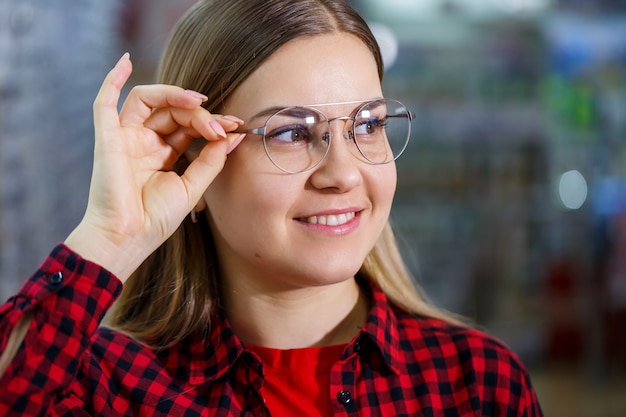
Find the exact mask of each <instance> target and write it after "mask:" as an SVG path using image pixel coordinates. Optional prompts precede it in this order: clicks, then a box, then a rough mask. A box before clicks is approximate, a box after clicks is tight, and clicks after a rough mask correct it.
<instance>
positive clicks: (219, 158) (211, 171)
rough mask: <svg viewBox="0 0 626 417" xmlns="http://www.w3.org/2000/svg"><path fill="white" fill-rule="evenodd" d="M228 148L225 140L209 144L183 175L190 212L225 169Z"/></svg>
mask: <svg viewBox="0 0 626 417" xmlns="http://www.w3.org/2000/svg"><path fill="white" fill-rule="evenodd" d="M235 136H237V135H235ZM227 148H228V141H225V140H221V141H217V142H207V144H206V145H205V146H204V148H202V150H201V151H200V154H199V155H198V157H197V158H196V159H194V160H193V161H192V162H191V163H190V164H189V166H188V167H187V169H186V170H185V172H184V173H183V175H181V179H182V180H183V181H184V182H185V186H186V188H187V192H188V196H189V210H191V209H192V208H193V207H194V206H195V205H196V204H197V203H198V201H200V198H201V197H202V194H203V193H204V192H205V190H206V189H207V188H209V185H211V183H212V182H213V180H214V179H215V177H217V174H219V173H220V171H221V170H222V168H224V163H225V162H226V150H227Z"/></svg>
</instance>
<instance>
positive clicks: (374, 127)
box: [354, 117, 387, 135]
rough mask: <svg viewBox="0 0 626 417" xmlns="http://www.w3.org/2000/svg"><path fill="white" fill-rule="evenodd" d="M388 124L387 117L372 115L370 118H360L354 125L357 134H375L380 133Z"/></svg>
mask: <svg viewBox="0 0 626 417" xmlns="http://www.w3.org/2000/svg"><path fill="white" fill-rule="evenodd" d="M385 126H387V118H386V117H385V118H376V117H370V118H368V119H363V120H359V121H358V124H357V125H356V126H354V133H355V134H356V135H373V134H376V133H379V132H380V130H381V129H384V128H385Z"/></svg>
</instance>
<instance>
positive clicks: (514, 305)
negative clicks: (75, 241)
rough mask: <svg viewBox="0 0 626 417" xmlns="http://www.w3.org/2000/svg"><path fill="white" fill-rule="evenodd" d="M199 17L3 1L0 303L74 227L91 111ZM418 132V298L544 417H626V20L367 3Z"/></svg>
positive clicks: (595, 11) (555, 7) (526, 5)
mask: <svg viewBox="0 0 626 417" xmlns="http://www.w3.org/2000/svg"><path fill="white" fill-rule="evenodd" d="M192 3H193V2H192V1H190V0H180V1H176V2H171V1H169V2H168V1H166V0H151V1H148V0H126V1H121V0H117V1H116V0H110V1H108V2H101V1H96V0H83V1H81V2H76V1H75V0H53V1H50V0H0V296H1V298H2V299H6V298H7V297H8V296H9V295H10V294H11V293H13V292H15V291H16V290H17V289H18V287H19V285H20V284H21V282H23V281H24V279H26V278H27V276H28V275H29V274H30V273H31V272H32V271H33V269H34V268H36V267H37V265H38V264H39V263H40V261H41V260H42V259H43V257H44V256H45V255H46V254H47V253H48V251H49V250H50V248H51V247H52V245H54V244H55V243H56V242H57V241H60V240H63V238H64V237H65V236H66V235H67V233H69V231H70V230H71V229H72V227H73V226H74V225H75V224H76V223H77V222H78V221H79V220H80V216H81V214H82V212H83V210H84V207H85V204H86V199H87V188H88V182H89V176H90V170H91V156H92V150H93V143H92V142H93V134H92V129H93V127H92V124H91V123H92V122H91V102H92V100H93V98H94V97H95V95H96V93H97V90H98V87H99V84H100V81H101V79H102V78H103V77H104V75H105V74H106V72H107V71H108V68H109V67H110V66H112V65H113V64H114V63H115V61H116V60H117V58H118V57H119V56H120V55H121V54H122V53H123V52H124V51H126V50H128V51H130V52H131V54H132V57H133V61H134V64H135V74H134V76H133V77H134V78H133V80H132V83H146V82H151V81H152V80H153V76H154V71H155V68H156V65H157V63H158V59H159V55H160V53H161V50H162V47H163V44H164V42H165V40H166V39H167V34H168V32H169V30H170V28H171V27H172V25H173V24H174V22H175V21H176V20H177V19H178V18H179V17H180V15H181V14H182V13H183V12H184V11H185V10H186V9H187V8H188V7H189V6H190V5H191V4H192ZM352 4H353V5H354V6H355V7H356V8H357V9H358V10H359V11H360V12H361V13H362V14H363V16H364V17H365V18H366V20H367V21H368V22H369V23H370V25H371V26H372V28H373V29H374V31H375V33H376V35H377V38H378V39H379V42H380V44H381V47H382V49H383V52H384V55H385V60H386V67H387V69H386V73H385V80H384V90H385V93H386V95H387V96H388V97H394V98H397V99H399V100H401V101H403V102H405V104H407V105H408V106H409V107H410V108H411V109H412V110H413V111H414V112H415V113H416V116H417V117H416V120H415V121H414V123H413V134H412V138H411V142H410V145H409V148H408V150H407V152H406V154H405V155H403V156H402V158H400V160H399V161H398V171H399V184H398V191H397V197H396V202H395V208H394V211H393V213H392V221H393V223H394V226H395V228H396V230H397V232H398V235H399V237H400V239H401V241H402V244H403V251H404V253H405V256H406V258H407V260H408V262H409V265H410V267H411V269H412V271H413V273H414V274H415V276H416V278H417V280H418V282H419V284H420V285H421V286H422V288H423V289H424V291H425V293H426V294H428V295H429V296H430V297H431V298H432V300H433V301H434V302H435V303H437V304H439V305H441V306H443V307H445V308H447V309H450V310H453V311H455V312H458V313H461V314H463V315H466V316H467V317H469V318H471V319H473V320H474V321H475V322H476V323H478V325H480V326H481V327H483V328H484V329H486V330H487V331H489V332H490V333H492V334H494V335H496V336H497V337H499V338H501V339H502V340H503V341H504V342H505V343H507V344H508V345H509V346H510V347H511V348H512V349H513V350H514V351H515V352H516V353H517V354H518V355H519V356H520V357H521V358H522V360H523V361H524V362H525V363H526V364H527V366H528V367H529V369H530V372H531V376H532V378H533V381H534V385H535V387H536V390H537V393H538V395H539V398H540V401H541V403H542V406H543V408H544V412H545V414H546V416H563V417H576V416H606V417H610V416H620V417H622V416H625V415H626V1H624V0H385V1H384V2H383V1H380V0H353V1H352Z"/></svg>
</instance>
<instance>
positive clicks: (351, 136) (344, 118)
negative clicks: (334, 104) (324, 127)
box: [322, 116, 356, 144]
mask: <svg viewBox="0 0 626 417" xmlns="http://www.w3.org/2000/svg"><path fill="white" fill-rule="evenodd" d="M337 120H342V121H345V122H347V121H352V126H351V127H350V128H349V129H348V131H347V132H346V127H345V126H344V128H343V132H344V136H345V133H347V134H348V135H347V137H346V139H349V140H352V141H353V140H354V122H356V117H351V116H339V117H333V118H332V119H328V133H326V135H324V137H323V138H322V139H323V140H324V141H325V142H327V143H328V144H330V139H331V138H332V134H331V133H330V131H331V127H330V124H331V123H332V122H335V121H337Z"/></svg>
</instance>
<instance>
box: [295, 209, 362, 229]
mask: <svg viewBox="0 0 626 417" xmlns="http://www.w3.org/2000/svg"><path fill="white" fill-rule="evenodd" d="M355 217H356V213H355V212H350V213H342V214H329V215H325V216H311V217H307V218H305V219H301V220H302V221H305V222H307V223H310V224H321V225H323V226H341V225H342V224H346V223H348V222H349V221H350V220H352V219H354V218H355Z"/></svg>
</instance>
